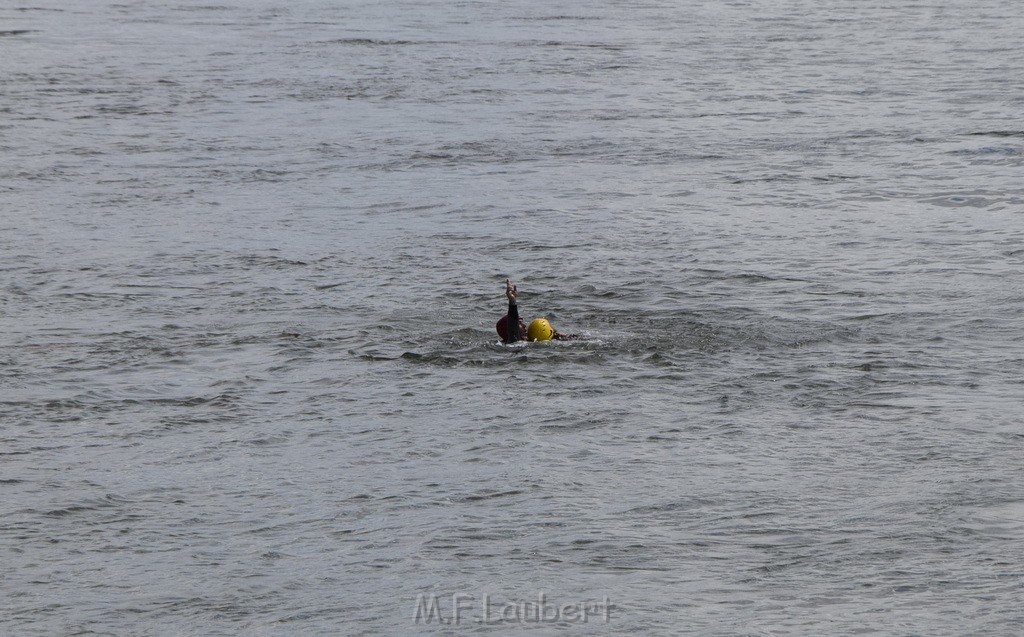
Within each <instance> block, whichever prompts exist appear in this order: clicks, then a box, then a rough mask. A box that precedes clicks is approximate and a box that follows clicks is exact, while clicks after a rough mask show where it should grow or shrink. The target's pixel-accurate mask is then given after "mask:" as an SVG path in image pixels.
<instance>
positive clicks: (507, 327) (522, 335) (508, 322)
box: [494, 279, 579, 345]
mask: <svg viewBox="0 0 1024 637" xmlns="http://www.w3.org/2000/svg"><path fill="white" fill-rule="evenodd" d="M518 292H519V291H518V290H517V289H516V286H515V285H513V283H512V281H510V280H509V279H505V296H506V297H507V298H508V314H506V315H505V316H503V317H501V318H500V319H499V320H498V323H497V325H495V326H494V328H495V329H496V330H498V336H500V337H501V342H503V343H505V344H506V345H507V344H508V343H515V342H517V341H550V340H552V339H554V340H558V341H562V340H571V339H574V338H579V336H577V335H576V334H562V333H560V332H558V331H556V330H555V328H553V327H551V323H548V320H547V319H543V318H536V319H533V321H531V322H530V325H529V326H527V325H526V324H525V323H523V319H521V318H519V306H518V305H517V304H516V295H517V294H518Z"/></svg>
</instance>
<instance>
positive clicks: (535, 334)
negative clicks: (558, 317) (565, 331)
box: [526, 318, 555, 341]
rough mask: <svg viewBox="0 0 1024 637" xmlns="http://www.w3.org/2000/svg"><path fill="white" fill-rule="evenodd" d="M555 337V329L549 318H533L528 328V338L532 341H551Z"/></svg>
mask: <svg viewBox="0 0 1024 637" xmlns="http://www.w3.org/2000/svg"><path fill="white" fill-rule="evenodd" d="M554 337H555V329H554V328H553V327H551V323H548V320H547V319H542V318H539V319H533V320H532V321H531V322H530V327H528V328H526V338H528V339H529V340H531V341H550V340H551V339H553V338H554Z"/></svg>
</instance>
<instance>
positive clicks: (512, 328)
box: [505, 279, 523, 343]
mask: <svg viewBox="0 0 1024 637" xmlns="http://www.w3.org/2000/svg"><path fill="white" fill-rule="evenodd" d="M518 292H519V291H518V290H517V289H516V286H515V284H513V283H512V281H511V280H510V279H505V296H506V297H507V298H508V323H507V325H508V327H507V329H508V337H507V338H506V339H505V342H506V343H515V342H516V341H521V340H523V333H522V331H521V330H520V329H519V305H517V302H516V295H517V294H518Z"/></svg>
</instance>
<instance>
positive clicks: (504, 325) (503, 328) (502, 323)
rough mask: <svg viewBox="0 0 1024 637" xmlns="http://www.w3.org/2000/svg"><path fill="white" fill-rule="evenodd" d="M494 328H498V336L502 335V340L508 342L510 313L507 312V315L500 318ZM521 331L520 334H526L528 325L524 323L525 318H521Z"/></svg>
mask: <svg viewBox="0 0 1024 637" xmlns="http://www.w3.org/2000/svg"><path fill="white" fill-rule="evenodd" d="M494 329H495V330H497V332H498V336H500V337H501V340H502V341H504V342H506V343H507V342H508V314H506V315H505V316H503V317H501V318H500V319H498V322H497V323H495V325H494ZM519 333H520V334H526V325H525V324H524V323H523V319H519Z"/></svg>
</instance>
